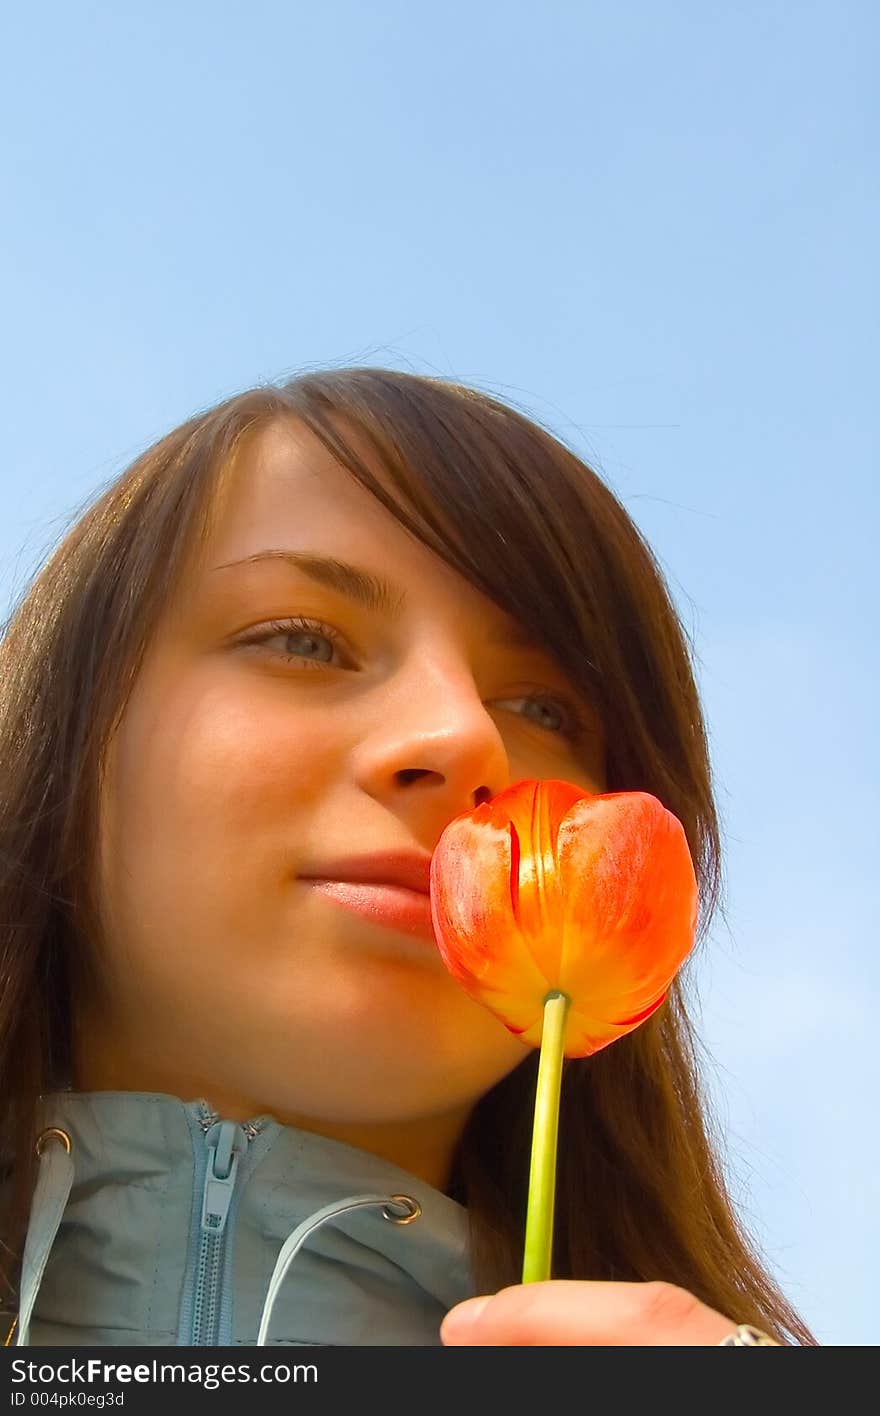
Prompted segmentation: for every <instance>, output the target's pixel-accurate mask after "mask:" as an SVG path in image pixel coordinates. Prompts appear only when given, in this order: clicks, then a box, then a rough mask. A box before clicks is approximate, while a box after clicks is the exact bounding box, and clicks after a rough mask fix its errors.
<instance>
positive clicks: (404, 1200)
mask: <svg viewBox="0 0 880 1416" xmlns="http://www.w3.org/2000/svg"><path fill="white" fill-rule="evenodd" d="M391 1198H392V1200H393V1201H394V1203H395V1204H396V1205H403V1206H404V1208H405V1209H407V1210H408V1213H407V1214H401V1215H397V1214H391V1212H390V1211H389V1209H388V1206H387V1205H383V1206H382V1214H383V1216H384V1218H385V1219H390V1220H391V1223H392V1224H412V1222H413V1220H414V1219H418V1217H419V1215H420V1214H421V1212H422V1207H421V1205H420V1204H419V1202H418V1200H414V1199H413V1197H412V1195H392V1196H391Z"/></svg>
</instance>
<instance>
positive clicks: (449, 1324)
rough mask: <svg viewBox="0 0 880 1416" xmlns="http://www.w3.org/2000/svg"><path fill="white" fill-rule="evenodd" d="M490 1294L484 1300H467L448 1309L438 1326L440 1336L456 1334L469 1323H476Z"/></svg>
mask: <svg viewBox="0 0 880 1416" xmlns="http://www.w3.org/2000/svg"><path fill="white" fill-rule="evenodd" d="M489 1297H491V1294H490V1295H488V1296H487V1297H484V1298H467V1299H465V1301H464V1302H463V1303H459V1304H458V1306H457V1307H456V1308H450V1309H449V1312H448V1313H447V1314H446V1317H445V1318H444V1319H443V1322H442V1323H441V1324H440V1334H441V1336H445V1335H448V1334H449V1333H450V1332H453V1331H454V1332H458V1330H459V1328H465V1327H467V1326H469V1324H470V1323H473V1322H476V1320H477V1318H478V1317H479V1316H480V1314H481V1313H482V1311H483V1309H484V1308H485V1306H486V1304H487V1303H488V1302H489Z"/></svg>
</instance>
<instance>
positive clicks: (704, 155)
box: [0, 0, 880, 1345]
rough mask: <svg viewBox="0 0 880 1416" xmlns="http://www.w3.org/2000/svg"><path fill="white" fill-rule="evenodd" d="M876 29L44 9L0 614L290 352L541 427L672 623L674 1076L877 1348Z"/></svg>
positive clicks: (21, 273) (258, 8)
mask: <svg viewBox="0 0 880 1416" xmlns="http://www.w3.org/2000/svg"><path fill="white" fill-rule="evenodd" d="M878 31H880V24H878V9H877V7H876V6H875V5H874V4H872V3H870V0H864V3H861V4H860V3H855V2H854V0H834V3H831V0H821V2H820V3H815V0H814V2H813V3H810V0H806V3H800V2H799V0H794V3H792V0H760V3H758V0H745V3H739V4H737V5H729V4H725V3H720V0H709V3H706V0H693V2H692V3H675V0H672V3H665V4H662V5H661V4H652V3H647V2H646V0H634V2H633V3H627V0H622V3H610V0H604V3H589V0H584V3H574V0H572V3H566V4H563V3H552V0H551V3H547V4H543V5H541V6H536V5H535V4H524V3H521V0H508V2H507V3H504V4H501V3H482V4H481V3H479V0H468V3H464V0H452V3H448V0H447V3H444V4H443V5H432V6H427V5H413V4H409V3H403V0H394V3H392V0H375V3H372V4H369V5H367V4H360V3H354V0H350V3H334V0H327V3H323V4H321V5H314V4H309V5H306V4H301V3H297V0H289V3H282V0H271V3H260V0H253V3H251V4H249V5H248V6H244V5H241V4H230V3H226V2H225V0H214V3H211V4H207V3H187V4H184V5H176V4H174V5H173V4H170V3H168V2H167V0H152V3H151V4H149V5H146V4H143V5H138V6H134V5H123V6H120V5H118V4H110V3H92V4H90V5H88V6H78V5H76V6H70V5H66V4H59V3H57V0H49V3H46V4H42V5H40V6H39V7H38V8H35V9H34V8H28V7H26V6H18V7H15V8H14V9H13V10H10V11H9V12H8V14H7V15H6V18H5V21H4V44H3V49H4V51H5V53H4V57H3V58H2V60H0V66H2V73H0V94H2V97H0V109H2V112H0V132H2V135H3V138H2V141H3V149H4V157H3V168H4V176H3V190H4V195H5V203H4V204H5V208H6V211H5V216H4V219H3V222H2V225H0V248H2V281H3V294H2V305H3V310H4V324H5V337H4V340H3V344H2V349H0V363H2V382H0V389H2V400H3V409H2V414H3V426H4V430H5V442H6V448H5V456H4V458H3V463H2V466H0V609H4V607H6V606H8V604H9V603H10V602H11V599H12V597H13V595H14V594H15V593H16V592H17V591H18V590H19V589H20V588H21V586H22V585H23V583H24V582H25V580H26V579H27V578H28V576H29V575H30V574H31V573H32V572H33V570H34V569H35V568H36V565H37V563H38V561H39V560H40V559H41V557H42V555H43V554H44V553H45V551H46V550H47V549H48V548H49V547H50V546H51V545H52V544H53V543H54V542H55V540H56V539H57V538H58V537H59V536H60V535H61V533H62V531H63V530H64V528H65V526H66V525H67V523H68V521H69V519H70V518H71V517H72V515H73V513H74V511H75V510H76V508H77V506H79V505H80V504H81V503H82V502H83V501H84V500H85V498H86V497H87V496H88V495H89V494H90V493H91V492H92V491H93V490H95V489H96V488H97V487H98V485H99V484H100V483H103V482H104V481H106V480H107V479H108V478H109V477H111V476H112V475H114V474H115V473H116V472H118V471H121V470H122V468H123V467H124V466H126V465H127V463H128V462H129V461H130V460H131V458H132V457H134V456H135V454H136V453H138V452H139V451H140V450H141V449H142V448H144V447H145V446H146V445H147V444H149V443H150V442H152V441H153V440H154V439H155V438H156V437H158V436H159V435H160V434H162V433H163V432H165V431H166V430H168V429H169V428H170V427H172V426H174V425H175V424H177V423H178V422H180V421H181V420H183V419H184V418H186V417H188V416H189V415H190V414H191V413H193V412H194V411H196V410H198V409H202V408H205V407H207V406H208V405H210V404H212V403H214V402H215V401H217V400H219V399H220V398H223V397H226V396H228V395H229V394H231V393H233V392H236V391H237V390H238V389H240V388H243V387H245V386H248V385H250V384H251V383H254V382H258V381H260V380H263V379H267V378H270V379H277V378H281V377H282V376H283V375H285V374H289V373H292V372H295V371H296V370H298V369H300V368H302V367H303V366H304V365H321V364H324V363H334V364H340V363H347V362H354V363H377V364H385V365H392V366H395V367H401V368H406V369H413V370H415V371H417V372H436V373H441V374H445V375H451V376H453V377H456V378H459V379H462V380H464V381H466V382H474V383H478V384H480V385H482V386H484V387H487V388H489V389H492V390H494V391H496V392H498V393H500V394H502V395H508V396H510V397H512V398H515V399H516V400H517V401H518V402H520V403H521V404H524V405H525V406H526V407H527V408H529V409H531V410H532V411H533V412H534V413H535V414H536V415H537V416H539V417H540V418H542V419H545V420H547V421H549V422H550V423H551V425H552V426H553V427H554V428H555V429H556V431H557V432H559V433H560V434H561V435H562V436H563V437H565V438H567V439H570V440H572V441H573V443H574V445H575V446H576V447H577V449H578V450H579V451H580V452H581V453H583V454H585V455H586V456H587V458H588V459H589V460H590V461H591V462H592V464H593V466H594V467H595V468H596V470H597V471H599V472H600V474H602V475H603V476H604V477H605V479H606V480H607V481H608V482H609V483H610V485H611V486H612V488H613V489H614V490H615V492H616V493H617V494H618V496H619V497H620V498H621V500H622V501H623V503H624V505H625V506H626V507H627V509H628V510H629V512H630V513H631V514H632V516H633V517H634V518H635V520H636V522H637V523H638V525H639V526H640V527H641V528H642V530H643V531H644V533H645V534H646V535H647V537H648V539H649V541H650V542H651V543H652V545H653V546H654V547H655V549H656V551H657V553H658V555H659V557H660V559H661V563H662V565H663V567H664V569H665V570H666V572H667V575H668V576H669V579H670V584H671V587H672V590H673V593H674V595H675V597H676V600H677V603H678V605H679V609H680V610H681V613H682V615H683V618H684V621H685V624H686V626H687V628H688V630H689V631H690V632H691V633H692V634H693V635H694V636H695V639H696V645H697V651H698V654H699V660H700V662H699V665H698V671H699V675H700V683H701V688H702V692H703V696H704V702H705V707H706V712H707V715H708V719H709V725H710V732H711V744H712V752H713V760H714V765H715V771H716V777H717V783H718V791H719V798H720V806H721V811H722V815H723V819H724V827H725V833H726V845H727V857H726V860H727V867H726V868H727V890H728V896H727V898H728V914H729V919H730V929H729V931H728V930H727V929H725V928H724V925H723V922H721V921H720V919H719V923H718V925H717V926H716V929H715V932H714V937H713V940H712V943H711V948H710V949H709V950H708V951H707V955H706V959H705V963H704V965H703V968H702V973H701V975H700V993H701V998H702V1014H703V1034H704V1037H705V1039H706V1044H707V1048H708V1050H709V1053H710V1054H711V1057H712V1059H713V1064H712V1067H711V1070H710V1077H711V1079H712V1085H713V1089H714V1092H715V1093H716V1094H717V1098H718V1105H719V1108H720V1114H721V1120H722V1124H723V1126H724V1133H725V1142H726V1145H727V1148H728V1165H729V1170H730V1174H731V1178H732V1183H733V1184H734V1188H735V1192H736V1194H737V1195H738V1196H739V1197H740V1198H741V1201H742V1204H743V1207H744V1209H745V1212H746V1217H747V1222H748V1223H749V1224H750V1225H751V1227H752V1229H753V1232H754V1233H755V1234H756V1236H757V1237H758V1240H759V1242H760V1244H761V1245H762V1247H763V1250H764V1253H765V1255H766V1257H767V1260H768V1262H769V1264H770V1266H771V1268H772V1269H773V1271H774V1273H775V1274H776V1275H777V1277H778V1278H779V1279H780V1280H781V1282H782V1284H783V1286H784V1287H785V1289H786V1291H787V1292H788V1294H789V1296H790V1297H791V1298H792V1300H793V1301H794V1302H795V1304H796V1305H797V1306H798V1307H799V1308H800V1309H801V1310H802V1312H803V1314H804V1316H805V1317H806V1319H807V1321H808V1322H809V1323H810V1324H811V1325H812V1326H813V1328H814V1330H815V1331H816V1333H817V1335H818V1337H819V1339H820V1340H821V1341H823V1342H825V1343H829V1344H835V1345H837V1344H853V1345H868V1344H870V1345H877V1344H880V1305H878V1302H877V1297H876V1286H877V1275H878V1269H880V1223H878V1212H880V1191H878V1182H877V1174H878V1169H880V1140H878V1126H877V1115H878V1083H880V1071H878V1067H877V1062H876V1047H875V1034H874V1027H875V1026H876V1023H875V1024H871V1022H870V1012H869V1010H870V1007H871V1004H872V1002H873V1003H876V1001H877V998H878V996H880V995H878V982H880V977H878V976H880V967H878V953H880V944H878V914H880V911H878V890H877V878H878V870H877V850H878V831H877V822H878V819H880V811H878V805H880V803H878V777H880V774H878V756H880V753H878V745H877V722H878V716H880V715H878V693H877V679H878V674H877V658H876V647H875V646H876V624H875V621H876V611H877V608H878V606H877V596H876V591H875V581H874V572H872V571H871V570H870V566H871V565H872V564H873V565H876V536H877V531H876V526H877V512H878V504H877V502H878V498H877V481H878V472H877V433H876V428H877V386H878V360H877V329H878V318H877V317H878V278H877V251H878V250H880V222H878V205H880V203H878V183H877V171H878V163H877V158H878V143H877V138H878V97H877V95H878V88H877V84H876V72H877V60H878V43H877V41H878ZM869 391H870V393H869ZM869 396H870V406H869Z"/></svg>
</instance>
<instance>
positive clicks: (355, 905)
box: [304, 878, 437, 944]
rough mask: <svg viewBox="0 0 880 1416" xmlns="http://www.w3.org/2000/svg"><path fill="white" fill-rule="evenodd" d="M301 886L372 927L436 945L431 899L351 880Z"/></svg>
mask: <svg viewBox="0 0 880 1416" xmlns="http://www.w3.org/2000/svg"><path fill="white" fill-rule="evenodd" d="M304 883H305V884H306V885H311V886H312V887H313V888H314V889H315V890H320V892H321V894H322V895H326V896H327V897H328V899H331V900H335V901H336V903H337V904H338V905H342V907H343V909H346V910H352V911H353V912H354V913H355V914H359V915H364V916H366V918H367V919H371V920H373V922H374V923H375V924H382V925H386V926H387V927H388V928H389V929H399V930H400V931H401V932H402V933H403V934H412V935H415V936H416V937H417V938H421V939H429V940H430V941H431V943H432V944H436V942H437V940H436V936H435V934H434V926H433V923H432V921H431V897H430V895H423V894H422V893H421V891H419V890H407V889H406V887H405V886H403V885H373V884H370V885H367V884H363V883H362V882H360V881H353V880H317V879H308V878H306V879H305V881H304Z"/></svg>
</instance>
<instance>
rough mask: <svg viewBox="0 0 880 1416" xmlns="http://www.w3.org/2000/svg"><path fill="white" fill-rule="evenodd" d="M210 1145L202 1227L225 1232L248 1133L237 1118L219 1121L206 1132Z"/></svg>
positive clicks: (215, 1231) (207, 1229)
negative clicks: (239, 1163) (235, 1119)
mask: <svg viewBox="0 0 880 1416" xmlns="http://www.w3.org/2000/svg"><path fill="white" fill-rule="evenodd" d="M205 1144H206V1145H207V1147H208V1173H207V1174H206V1176H205V1189H204V1192H203V1194H202V1226H201V1227H202V1229H203V1231H205V1232H206V1233H208V1234H221V1233H222V1232H223V1229H224V1227H225V1225H226V1216H227V1215H228V1214H229V1205H230V1203H231V1201H232V1192H233V1190H234V1189H235V1177H236V1174H237V1172H238V1162H239V1160H240V1158H241V1155H242V1152H243V1151H245V1150H247V1145H248V1136H247V1133H246V1131H245V1129H244V1127H243V1126H240V1125H239V1124H238V1122H237V1121H215V1123H214V1125H213V1126H211V1128H210V1129H209V1130H208V1131H207V1132H206V1133H205Z"/></svg>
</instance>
